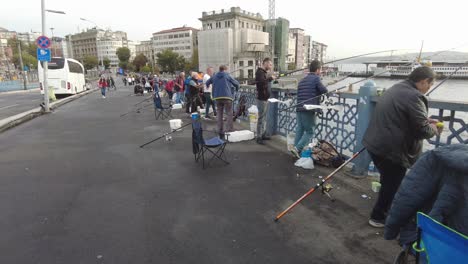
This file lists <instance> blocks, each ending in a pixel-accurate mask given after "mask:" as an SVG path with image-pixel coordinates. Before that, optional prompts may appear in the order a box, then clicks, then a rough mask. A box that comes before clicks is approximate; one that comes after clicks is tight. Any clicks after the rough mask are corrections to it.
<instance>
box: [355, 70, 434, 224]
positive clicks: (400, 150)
mask: <svg viewBox="0 0 468 264" xmlns="http://www.w3.org/2000/svg"><path fill="white" fill-rule="evenodd" d="M434 79H435V73H434V71H433V70H432V69H431V68H429V67H425V66H423V67H419V68H416V69H415V70H413V72H411V74H410V75H409V76H408V80H405V81H402V82H399V83H397V84H395V85H393V86H392V87H391V88H390V89H388V90H387V91H386V92H385V93H384V94H383V95H382V96H381V97H380V98H379V101H378V103H377V105H376V108H375V111H374V113H373V116H372V118H371V120H370V123H369V126H368V128H367V131H366V133H365V134H364V138H363V141H362V143H363V145H364V147H366V149H367V151H368V153H369V154H370V156H371V159H372V161H373V162H374V164H375V166H376V167H377V169H378V170H379V172H380V183H381V188H380V191H379V196H378V198H377V201H376V203H375V205H374V208H373V210H372V213H371V215H370V219H369V224H370V225H371V226H373V227H378V228H382V227H384V223H385V218H386V214H387V212H388V211H389V209H390V206H391V204H392V201H393V198H394V196H395V193H396V192H397V190H398V188H399V186H400V183H401V181H402V180H403V177H404V176H405V175H406V171H407V169H408V168H409V167H411V166H412V165H413V164H414V163H415V162H416V160H417V159H418V157H419V155H420V154H421V152H422V143H423V140H424V139H428V138H431V137H433V136H435V135H439V134H440V133H441V132H442V128H437V126H436V123H437V122H438V121H436V120H432V119H429V118H428V112H427V111H428V101H427V98H426V96H425V95H424V94H425V93H427V91H429V89H430V88H431V86H432V85H433V83H434Z"/></svg>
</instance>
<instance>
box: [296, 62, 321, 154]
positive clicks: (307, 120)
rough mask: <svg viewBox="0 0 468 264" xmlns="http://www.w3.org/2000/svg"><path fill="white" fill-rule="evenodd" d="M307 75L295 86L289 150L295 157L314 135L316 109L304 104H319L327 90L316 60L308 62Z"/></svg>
mask: <svg viewBox="0 0 468 264" xmlns="http://www.w3.org/2000/svg"><path fill="white" fill-rule="evenodd" d="M309 71H310V73H309V75H307V76H306V77H305V78H304V79H302V80H301V81H300V82H299V85H298V87H297V107H296V119H297V122H296V123H297V125H296V138H295V139H294V147H292V148H291V152H292V153H293V155H294V156H295V157H296V158H300V153H301V151H302V149H303V148H304V147H305V146H306V145H307V144H309V142H310V140H311V139H312V138H313V136H314V130H315V124H316V111H317V110H307V109H305V108H304V104H308V105H311V104H314V105H319V104H320V95H322V94H325V93H327V92H328V90H327V88H326V87H325V86H323V84H322V82H321V81H320V71H321V65H320V62H319V61H318V60H314V61H312V62H311V63H310V67H309Z"/></svg>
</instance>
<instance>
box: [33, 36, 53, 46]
mask: <svg viewBox="0 0 468 264" xmlns="http://www.w3.org/2000/svg"><path fill="white" fill-rule="evenodd" d="M51 44H52V43H51V41H50V39H49V38H48V37H46V36H40V37H38V38H37V39H36V45H37V46H38V47H39V48H42V49H47V48H48V47H50V45H51Z"/></svg>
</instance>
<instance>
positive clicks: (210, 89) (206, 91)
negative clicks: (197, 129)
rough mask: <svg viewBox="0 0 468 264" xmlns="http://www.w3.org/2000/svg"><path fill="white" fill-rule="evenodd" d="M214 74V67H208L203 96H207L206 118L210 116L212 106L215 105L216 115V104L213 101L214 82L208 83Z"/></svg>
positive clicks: (204, 78) (204, 77)
mask: <svg viewBox="0 0 468 264" xmlns="http://www.w3.org/2000/svg"><path fill="white" fill-rule="evenodd" d="M213 74H214V70H213V67H208V69H206V74H205V75H204V76H203V96H204V97H205V118H208V119H209V118H211V117H210V106H212V107H213V114H214V116H215V117H216V105H215V102H214V101H213V84H212V85H209V86H207V85H206V83H207V82H208V80H209V79H211V77H212V76H213Z"/></svg>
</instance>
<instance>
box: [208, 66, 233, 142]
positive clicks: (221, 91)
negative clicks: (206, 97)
mask: <svg viewBox="0 0 468 264" xmlns="http://www.w3.org/2000/svg"><path fill="white" fill-rule="evenodd" d="M227 69H228V68H227V66H224V65H222V66H220V67H219V72H218V73H216V74H215V75H214V76H213V77H211V78H210V79H209V80H208V81H207V82H206V86H210V85H213V99H214V100H215V102H216V108H217V111H218V114H217V117H218V123H217V126H218V133H219V134H220V136H221V138H224V134H225V133H226V132H232V131H233V130H234V127H233V112H232V101H233V92H232V89H231V87H232V86H234V87H235V88H237V89H239V82H238V81H236V80H234V79H233V78H232V77H231V76H230V75H229V74H228V73H227V72H226V71H227ZM224 112H226V115H227V124H226V129H224V122H223V117H224Z"/></svg>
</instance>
